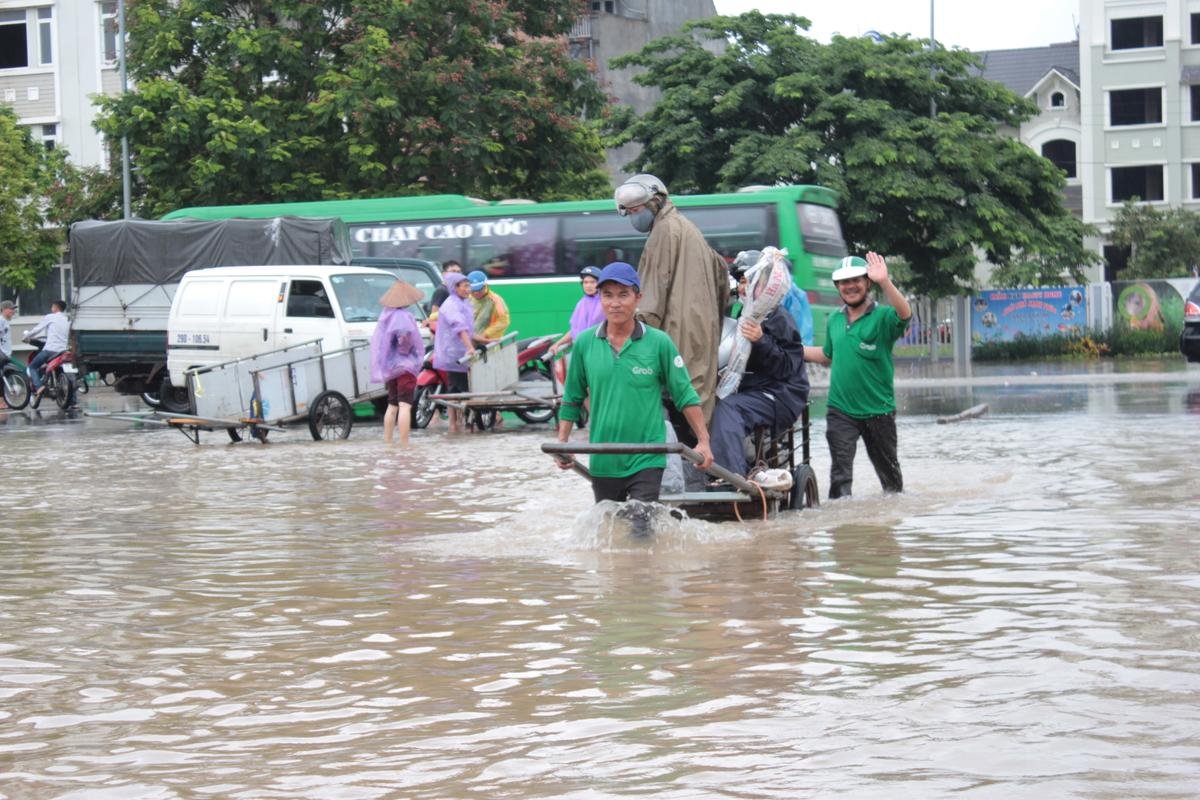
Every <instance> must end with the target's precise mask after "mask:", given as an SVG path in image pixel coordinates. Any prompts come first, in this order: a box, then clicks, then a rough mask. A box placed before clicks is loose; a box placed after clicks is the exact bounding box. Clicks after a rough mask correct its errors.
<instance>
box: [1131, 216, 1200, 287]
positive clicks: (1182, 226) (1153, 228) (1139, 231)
mask: <svg viewBox="0 0 1200 800" xmlns="http://www.w3.org/2000/svg"><path fill="white" fill-rule="evenodd" d="M1109 239H1110V241H1111V242H1112V243H1113V244H1115V245H1117V246H1120V247H1128V248H1129V251H1130V252H1129V262H1128V263H1127V264H1126V265H1125V267H1124V269H1122V270H1121V273H1120V278H1121V280H1133V279H1137V278H1186V277H1189V276H1190V275H1191V274H1192V269H1193V267H1195V266H1196V264H1197V263H1200V214H1196V213H1194V212H1192V211H1187V210H1185V209H1182V208H1169V209H1166V210H1165V211H1160V210H1158V209H1157V208H1155V207H1154V206H1149V205H1139V204H1138V203H1136V202H1135V201H1132V200H1127V201H1126V202H1125V204H1124V205H1123V206H1121V210H1120V211H1118V212H1117V215H1116V217H1114V218H1113V226H1112V233H1111V234H1110V236H1109Z"/></svg>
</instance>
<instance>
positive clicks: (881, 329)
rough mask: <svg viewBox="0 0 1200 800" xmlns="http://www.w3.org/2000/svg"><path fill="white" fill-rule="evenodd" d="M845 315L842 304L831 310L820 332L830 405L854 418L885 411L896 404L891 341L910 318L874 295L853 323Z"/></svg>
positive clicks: (904, 327) (893, 340) (887, 411)
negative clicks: (826, 361) (828, 363)
mask: <svg viewBox="0 0 1200 800" xmlns="http://www.w3.org/2000/svg"><path fill="white" fill-rule="evenodd" d="M847 319H848V318H847V316H846V309H845V307H842V308H841V309H840V310H838V311H835V312H834V313H833V314H830V315H829V327H828V328H827V329H826V333H825V348H824V349H825V356H826V357H827V358H830V359H832V361H833V363H832V364H831V366H830V370H829V405H830V406H831V407H833V408H836V409H837V410H838V411H841V412H842V413H843V414H845V415H846V416H849V417H854V418H855V419H869V418H870V417H878V416H879V415H880V414H890V413H892V412H893V411H895V410H896V397H895V394H894V393H893V391H892V382H893V379H894V377H895V370H894V369H893V367H892V346H893V345H895V344H896V340H897V339H899V338H900V337H901V336H903V335H904V331H905V330H906V329H907V328H908V323H909V320H906V319H900V317H899V315H898V314H896V309H894V308H892V307H891V306H885V305H883V304H881V303H876V302H874V301H871V307H870V308H869V309H867V313H865V314H863V315H862V316H861V317H859V318H858V319H856V320H855V321H854V323H853V324H851V323H849V322H848V321H847Z"/></svg>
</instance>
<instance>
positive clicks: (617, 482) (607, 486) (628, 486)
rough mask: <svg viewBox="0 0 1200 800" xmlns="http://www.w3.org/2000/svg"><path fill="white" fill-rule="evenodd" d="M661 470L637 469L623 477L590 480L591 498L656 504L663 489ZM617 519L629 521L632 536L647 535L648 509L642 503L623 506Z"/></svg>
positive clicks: (597, 500) (654, 468)
mask: <svg viewBox="0 0 1200 800" xmlns="http://www.w3.org/2000/svg"><path fill="white" fill-rule="evenodd" d="M662 477H663V470H662V469H661V468H658V467H653V468H650V469H643V470H639V471H638V472H635V473H633V474H632V475H626V476H625V477H624V478H597V477H593V478H592V495H593V496H594V497H595V498H596V502H597V503H599V502H600V501H601V500H614V501H616V502H618V503H623V502H625V501H626V500H641V501H642V502H644V503H654V502H657V501H658V495H659V492H660V491H661V490H662ZM617 516H620V517H624V518H626V519H628V520H629V521H630V523H631V524H632V527H633V530H632V534H633V535H634V536H649V535H650V508H649V507H648V506H644V505H641V504H635V506H633V507H630V506H626V507H625V508H622V509H621V510H620V511H618V512H617Z"/></svg>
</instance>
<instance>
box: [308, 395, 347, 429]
mask: <svg viewBox="0 0 1200 800" xmlns="http://www.w3.org/2000/svg"><path fill="white" fill-rule="evenodd" d="M353 425H354V414H353V412H352V411H351V409H350V401H349V400H347V399H346V398H345V397H343V396H342V395H341V394H339V393H338V392H334V391H324V392H321V393H320V394H319V395H317V399H316V400H313V402H312V405H311V406H310V407H309V409H308V432H309V433H311V434H312V437H313V438H314V439H316V440H317V441H321V440H322V439H334V438H337V439H345V438H346V437H347V436H349V435H350V428H351V427H352V426H353Z"/></svg>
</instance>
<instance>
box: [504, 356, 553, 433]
mask: <svg viewBox="0 0 1200 800" xmlns="http://www.w3.org/2000/svg"><path fill="white" fill-rule="evenodd" d="M520 378H521V382H522V383H525V384H531V385H532V386H536V387H537V388H536V389H534V390H533V391H531V392H528V394H530V395H532V396H535V397H540V396H541V390H543V389H544V390H545V391H546V394H547V395H552V394H554V381H553V380H551V378H550V375H549V373H547V372H543V371H542V370H540V369H538V368H537V367H526V368H525V369H523V370H521V375H520ZM513 413H514V414H516V415H517V416H518V417H520V418H521V419H522V420H524V421H525V422H527V423H529V424H531V425H537V424H538V423H541V422H549V421H550V420H552V419H554V417H555V415H557V413H558V411H557V410H556V409H555V408H554V405H553V404H550V405H547V406H546V407H544V408H514V409H513Z"/></svg>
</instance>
